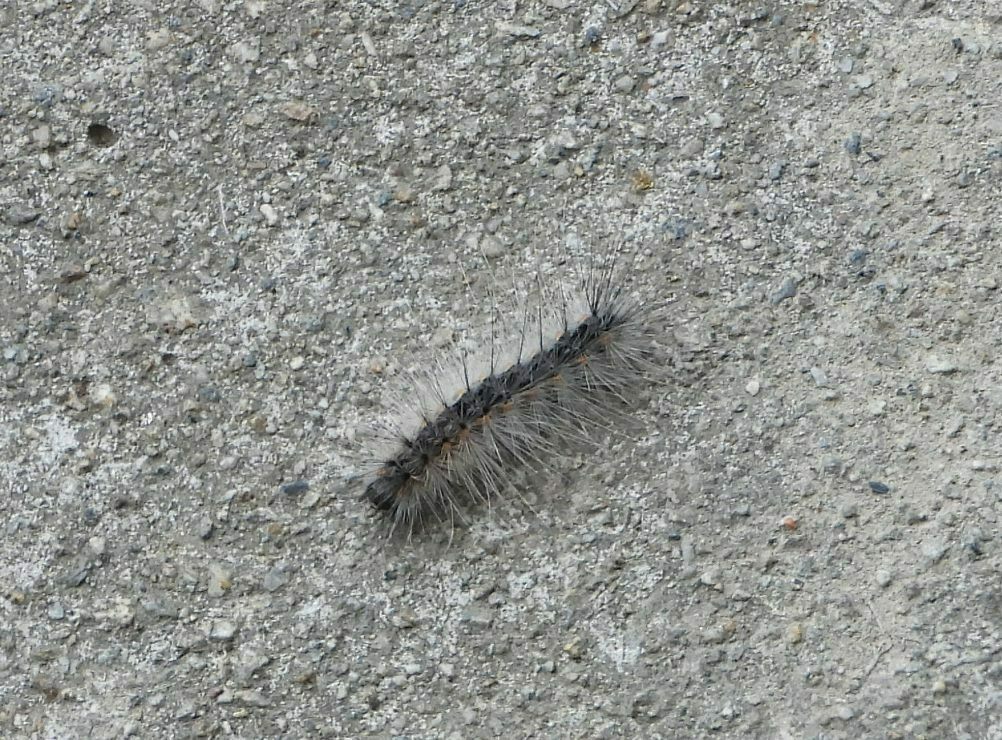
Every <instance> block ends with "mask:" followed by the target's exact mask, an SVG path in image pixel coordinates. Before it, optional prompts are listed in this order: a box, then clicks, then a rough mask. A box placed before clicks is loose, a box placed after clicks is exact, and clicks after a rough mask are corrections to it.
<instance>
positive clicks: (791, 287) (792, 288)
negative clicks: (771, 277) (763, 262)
mask: <svg viewBox="0 0 1002 740" xmlns="http://www.w3.org/2000/svg"><path fill="white" fill-rule="evenodd" d="M795 295H797V281H796V280H794V279H793V278H787V279H786V280H784V281H783V284H782V285H781V286H779V290H777V291H776V292H774V293H773V294H772V295H771V296H770V297H769V302H770V303H772V305H774V306H776V305H779V304H780V303H782V302H783V301H786V300H789V299H790V298H793V297H794V296H795Z"/></svg>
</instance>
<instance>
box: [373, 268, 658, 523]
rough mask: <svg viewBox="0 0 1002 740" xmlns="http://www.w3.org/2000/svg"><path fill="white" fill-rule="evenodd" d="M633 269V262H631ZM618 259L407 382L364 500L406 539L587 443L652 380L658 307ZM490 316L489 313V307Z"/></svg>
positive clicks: (387, 427) (525, 308) (526, 307)
mask: <svg viewBox="0 0 1002 740" xmlns="http://www.w3.org/2000/svg"><path fill="white" fill-rule="evenodd" d="M631 265H632V262H631ZM625 277H626V274H624V273H623V272H619V271H617V269H616V263H615V260H614V259H610V260H609V261H608V263H607V264H606V265H605V266H602V267H599V268H594V267H593V269H592V270H590V271H589V273H588V274H587V275H585V276H584V277H583V278H582V279H581V280H580V281H579V284H578V285H577V286H575V288H573V289H572V290H570V291H567V290H560V291H559V301H556V300H554V301H552V303H549V302H548V301H547V300H546V298H545V297H544V296H543V294H542V292H541V291H540V292H539V293H538V298H537V300H536V301H535V302H532V301H526V302H525V305H524V306H523V308H522V310H521V311H520V312H519V313H518V314H516V323H517V326H516V327H515V328H514V331H512V332H510V336H504V335H502V337H501V338H500V339H499V337H498V331H497V328H498V327H497V321H496V319H495V321H494V322H493V323H492V325H491V347H490V352H489V353H485V354H486V356H485V357H482V358H477V357H473V358H471V357H470V356H469V355H468V354H466V353H461V354H460V356H459V357H458V358H457V363H456V366H457V367H456V368H455V369H454V370H455V372H452V373H450V372H448V371H447V370H443V369H442V368H439V370H440V372H439V373H438V374H437V375H431V374H429V375H428V376H427V377H424V378H420V377H418V378H415V382H414V384H413V387H412V388H410V389H408V393H407V395H406V396H404V399H403V408H402V409H401V410H402V411H403V414H402V415H401V416H400V418H397V419H394V420H392V421H388V422H387V423H386V424H385V428H384V429H383V430H382V432H383V433H382V434H381V438H382V440H383V442H384V444H383V445H382V448H381V449H378V450H377V451H375V452H373V458H372V461H371V462H372V465H371V468H372V472H371V473H370V475H369V476H367V478H366V483H365V488H364V492H363V493H362V498H363V499H364V500H366V501H368V502H369V503H370V504H371V505H372V506H373V507H374V508H375V509H376V510H377V511H379V512H382V513H383V514H385V515H386V516H388V518H389V520H390V523H391V528H392V529H394V530H395V529H396V528H397V527H401V528H403V529H405V530H406V531H407V533H408V534H411V533H412V532H413V531H414V530H415V528H419V527H421V526H423V525H425V524H427V523H428V522H429V521H446V520H448V521H455V519H456V517H457V516H459V517H462V516H463V511H464V509H466V508H467V507H468V506H470V505H471V504H477V503H480V504H486V505H488V506H489V505H490V504H491V502H492V500H494V499H495V498H496V497H497V496H499V495H500V491H501V489H502V487H503V485H504V483H505V481H506V480H507V479H508V477H509V476H510V474H511V472H512V470H513V468H515V467H522V468H528V469H533V470H534V469H541V468H548V467H550V463H549V461H550V460H552V459H553V457H554V456H555V455H558V454H560V453H561V451H567V450H568V449H573V448H574V447H577V446H581V445H593V444H595V441H596V440H595V437H596V432H597V430H605V429H609V428H610V423H611V422H612V421H614V420H615V419H616V418H617V417H621V416H623V415H624V414H625V413H626V412H627V410H628V409H629V407H630V406H631V405H632V404H633V400H634V398H635V394H636V392H637V391H638V390H640V389H642V388H643V386H644V385H645V384H647V383H648V382H650V381H651V380H653V379H654V378H656V376H657V375H658V374H659V372H660V370H659V366H658V363H657V362H656V349H657V346H658V343H657V338H658V337H657V335H658V331H659V329H661V330H663V328H662V327H660V326H658V323H659V322H657V321H656V320H655V317H657V316H658V315H659V314H660V312H659V311H658V310H657V309H656V307H655V306H653V305H651V304H649V303H647V302H643V301H641V300H640V299H637V298H635V297H632V296H631V295H630V294H629V293H628V292H627V290H626V288H625V286H624V285H623V283H622V279H623V278H625ZM495 315H496V311H495Z"/></svg>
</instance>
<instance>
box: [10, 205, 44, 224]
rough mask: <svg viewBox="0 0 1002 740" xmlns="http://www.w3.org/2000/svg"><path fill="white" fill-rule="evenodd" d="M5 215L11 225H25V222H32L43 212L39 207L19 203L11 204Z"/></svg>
mask: <svg viewBox="0 0 1002 740" xmlns="http://www.w3.org/2000/svg"><path fill="white" fill-rule="evenodd" d="M5 215H6V217H7V223H9V224H10V225H11V226H24V225H25V224H30V223H31V222H32V221H34V220H35V219H36V218H38V217H39V216H41V215H42V212H41V211H39V210H38V209H37V208H32V207H31V206H26V205H22V204H18V205H13V206H10V207H9V208H8V209H7V213H6V214H5Z"/></svg>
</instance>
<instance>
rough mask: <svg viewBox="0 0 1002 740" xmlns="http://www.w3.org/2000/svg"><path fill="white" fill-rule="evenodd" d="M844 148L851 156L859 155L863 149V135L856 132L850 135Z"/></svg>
mask: <svg viewBox="0 0 1002 740" xmlns="http://www.w3.org/2000/svg"><path fill="white" fill-rule="evenodd" d="M843 146H845V150H846V151H847V152H849V154H852V155H853V156H855V155H857V154H859V153H860V151H862V147H863V135H862V134H860V133H855V132H854V133H852V134H849V138H848V139H846V140H845V144H843Z"/></svg>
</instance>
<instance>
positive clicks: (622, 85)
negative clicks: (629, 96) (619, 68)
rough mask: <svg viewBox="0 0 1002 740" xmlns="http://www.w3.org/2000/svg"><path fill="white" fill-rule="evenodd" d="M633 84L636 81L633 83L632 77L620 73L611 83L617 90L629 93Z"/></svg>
mask: <svg viewBox="0 0 1002 740" xmlns="http://www.w3.org/2000/svg"><path fill="white" fill-rule="evenodd" d="M634 84H636V83H634V81H633V78H632V77H630V76H629V75H622V76H620V77H617V78H616V81H615V82H614V83H613V86H614V87H615V88H616V91H617V92H621V93H630V92H633V86H634Z"/></svg>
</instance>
